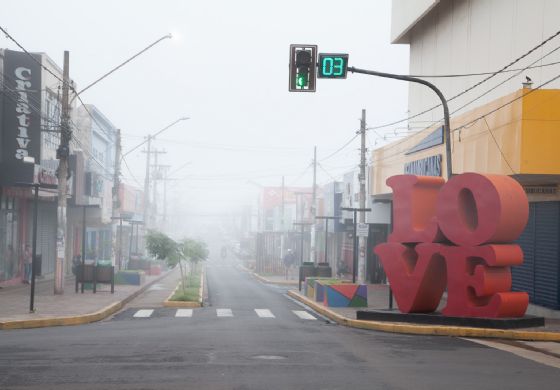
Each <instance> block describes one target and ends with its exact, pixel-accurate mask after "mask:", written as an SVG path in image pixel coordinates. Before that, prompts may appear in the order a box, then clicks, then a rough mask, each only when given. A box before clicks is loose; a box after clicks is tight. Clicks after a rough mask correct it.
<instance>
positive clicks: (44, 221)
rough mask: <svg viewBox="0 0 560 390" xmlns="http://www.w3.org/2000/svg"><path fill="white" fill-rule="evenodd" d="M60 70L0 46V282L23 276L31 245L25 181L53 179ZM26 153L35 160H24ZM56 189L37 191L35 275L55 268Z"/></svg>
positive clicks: (47, 60)
mask: <svg viewBox="0 0 560 390" xmlns="http://www.w3.org/2000/svg"><path fill="white" fill-rule="evenodd" d="M44 67H46V68H48V69H49V70H50V71H51V72H52V73H54V74H55V75H57V76H59V77H60V78H62V71H61V69H60V68H59V67H58V66H57V65H56V64H55V63H54V62H53V61H52V60H51V59H50V58H49V57H48V56H47V55H46V54H44V53H31V54H27V53H24V52H18V51H13V50H0V74H1V75H2V76H1V77H2V79H1V93H0V107H1V110H0V112H1V114H0V126H1V127H0V130H1V132H0V134H1V136H0V188H1V192H0V283H1V284H13V283H18V282H21V281H22V280H23V279H24V276H25V275H24V266H23V262H24V259H23V255H24V251H25V248H26V246H28V245H29V246H31V235H32V234H31V232H32V213H33V203H32V195H31V194H32V190H31V188H29V187H23V186H22V185H24V183H27V184H30V183H48V184H56V183H57V179H56V175H55V172H56V169H57V168H58V162H57V160H56V149H57V147H58V144H59V142H60V141H59V140H60V138H59V133H58V131H59V123H60V82H59V80H57V79H56V77H55V76H53V75H52V74H50V73H49V72H46V71H45V70H44ZM24 157H32V158H33V159H34V161H35V164H33V163H27V162H25V161H24ZM55 244H56V192H55V191H53V190H41V191H39V202H38V234H37V254H38V256H39V260H38V264H39V267H38V270H37V271H38V274H39V275H46V274H51V273H53V272H54V267H55V255H56V253H55V251H56V248H55Z"/></svg>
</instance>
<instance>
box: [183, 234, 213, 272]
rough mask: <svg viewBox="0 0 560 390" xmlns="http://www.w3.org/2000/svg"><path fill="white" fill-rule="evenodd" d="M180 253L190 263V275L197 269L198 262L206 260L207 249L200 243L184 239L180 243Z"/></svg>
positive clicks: (204, 244)
mask: <svg viewBox="0 0 560 390" xmlns="http://www.w3.org/2000/svg"><path fill="white" fill-rule="evenodd" d="M180 246H181V252H182V256H183V258H185V259H187V260H188V261H189V262H190V263H191V275H192V273H193V271H194V270H195V269H196V268H197V265H198V263H199V262H201V261H204V260H206V259H207V258H208V248H207V247H206V243H204V242H202V241H197V240H193V239H190V238H185V239H183V240H182V241H181V245H180Z"/></svg>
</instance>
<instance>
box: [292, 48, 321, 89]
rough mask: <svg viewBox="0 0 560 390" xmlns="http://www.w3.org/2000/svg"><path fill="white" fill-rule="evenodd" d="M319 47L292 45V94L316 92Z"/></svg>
mask: <svg viewBox="0 0 560 390" xmlns="http://www.w3.org/2000/svg"><path fill="white" fill-rule="evenodd" d="M316 79H317V45H290V85H289V90H290V92H315V81H316Z"/></svg>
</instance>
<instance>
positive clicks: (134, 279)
mask: <svg viewBox="0 0 560 390" xmlns="http://www.w3.org/2000/svg"><path fill="white" fill-rule="evenodd" d="M145 275H146V274H145V273H144V271H119V272H117V273H116V274H115V283H116V284H131V285H134V286H140V285H142V284H144V282H145V279H146V276H145Z"/></svg>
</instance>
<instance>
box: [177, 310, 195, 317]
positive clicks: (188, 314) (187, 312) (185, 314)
mask: <svg viewBox="0 0 560 390" xmlns="http://www.w3.org/2000/svg"><path fill="white" fill-rule="evenodd" d="M192 315H193V309H177V311H176V312H175V317H192Z"/></svg>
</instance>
